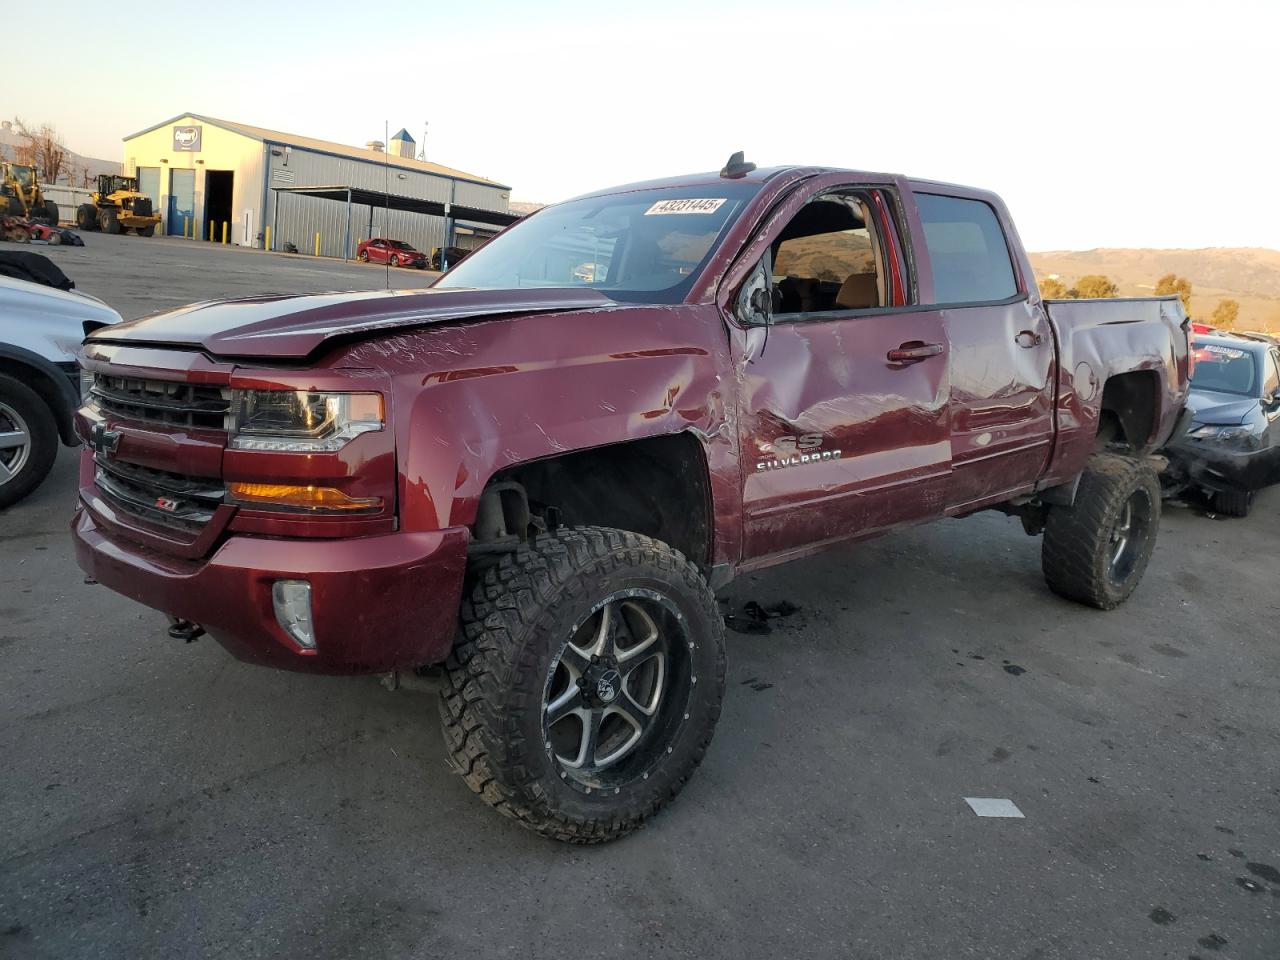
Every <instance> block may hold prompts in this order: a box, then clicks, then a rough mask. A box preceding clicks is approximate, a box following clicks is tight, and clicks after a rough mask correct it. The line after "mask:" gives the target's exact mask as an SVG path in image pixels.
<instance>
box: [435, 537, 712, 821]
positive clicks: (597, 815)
mask: <svg viewBox="0 0 1280 960" xmlns="http://www.w3.org/2000/svg"><path fill="white" fill-rule="evenodd" d="M627 589H643V590H648V591H653V592H655V593H658V594H661V595H662V596H664V597H665V598H666V599H667V600H669V601H670V602H671V603H672V604H673V606H674V608H675V609H677V610H679V611H680V615H681V617H682V621H681V624H682V626H683V627H684V628H685V629H686V630H687V636H688V638H689V640H688V644H689V653H688V657H689V661H688V662H689V666H690V671H691V674H692V676H693V677H694V681H693V684H692V686H689V687H687V696H688V700H687V702H686V704H685V707H684V714H683V718H681V717H680V716H679V715H677V714H672V715H671V724H672V726H671V728H670V732H669V733H668V734H667V736H669V739H667V740H664V741H663V742H665V743H667V744H668V745H669V747H670V749H668V750H667V751H666V755H665V756H661V755H659V758H658V759H657V760H655V761H653V762H654V763H655V764H656V765H655V766H653V767H651V768H649V771H648V772H647V773H645V774H644V779H639V778H637V779H636V780H635V781H634V782H630V783H627V784H625V785H624V786H622V787H620V788H619V789H617V790H616V791H615V790H604V791H601V790H595V791H591V790H587V791H586V792H585V793H584V792H583V788H582V785H581V784H575V782H574V781H573V780H571V779H566V776H565V771H564V770H563V769H561V768H560V767H559V766H558V761H557V759H556V758H555V756H554V755H553V754H552V751H551V750H550V749H547V748H548V747H549V746H550V744H549V743H547V744H544V743H543V740H544V728H543V698H544V694H545V692H546V689H547V686H548V683H549V677H550V671H552V670H553V669H554V667H553V664H554V662H555V658H556V654H557V651H558V650H559V649H560V646H561V644H562V643H563V641H564V640H566V639H567V638H568V637H569V635H570V632H571V630H572V628H573V625H574V624H575V623H580V622H581V620H582V618H583V617H584V616H585V615H587V614H588V612H589V611H590V610H591V609H592V607H593V605H595V604H598V603H599V601H600V600H602V599H604V598H605V597H609V596H613V595H614V594H615V593H616V592H617V591H619V590H627ZM445 678H446V679H445V684H444V687H443V689H442V691H441V694H440V717H441V724H442V728H443V732H444V739H445V746H446V749H447V751H448V755H449V760H450V763H451V765H452V766H453V767H454V768H455V769H456V770H457V771H458V772H459V773H460V774H461V776H462V778H463V779H464V780H465V781H466V783H467V785H468V786H469V787H470V788H471V789H472V790H474V791H475V792H476V793H478V794H479V795H480V796H481V797H482V798H483V799H484V800H485V802H486V803H489V804H490V805H491V806H493V807H494V808H495V809H497V810H498V811H499V812H501V813H503V814H505V815H507V816H509V817H511V818H512V819H514V820H516V821H518V822H519V823H521V824H522V825H523V826H525V827H527V828H529V829H531V830H534V831H536V832H537V833H539V834H542V835H543V836H545V837H549V838H552V839H555V840H561V841H565V842H569V843H600V842H603V841H607V840H613V839H616V838H618V837H621V836H624V835H625V834H627V833H630V832H631V831H633V830H635V829H636V828H637V827H639V826H640V825H641V823H642V822H643V821H644V820H646V819H647V818H648V817H650V816H652V815H653V814H654V813H656V812H657V811H658V810H659V809H660V808H661V807H662V806H663V805H664V804H665V803H667V802H668V801H670V800H672V799H673V798H674V797H675V796H676V795H677V794H678V793H679V792H680V790H681V788H682V787H684V785H685V783H686V782H687V781H688V779H689V777H690V776H691V775H692V774H693V771H694V770H695V769H696V768H697V766H698V764H699V763H700V762H701V761H702V758H703V756H704V755H705V753H706V750H707V746H708V745H709V744H710V742H711V738H712V735H713V733H714V731H715V725H716V721H717V720H718V719H719V716H720V706H721V702H722V700H723V697H724V683H725V653H724V624H723V621H722V620H721V618H720V616H719V614H718V611H717V608H716V604H715V597H714V595H713V594H712V592H711V589H710V587H709V586H708V585H707V582H706V580H705V579H704V578H703V576H702V574H701V573H700V572H699V571H698V569H697V567H695V566H694V565H693V564H692V563H690V562H689V561H688V560H687V559H685V557H684V556H683V555H681V554H680V553H679V552H677V551H676V550H674V549H672V548H671V547H669V546H668V545H666V544H665V543H662V542H660V541H657V540H652V539H650V538H648V537H644V536H641V535H639V534H635V533H630V532H627V531H623V530H613V529H608V528H602V527H573V528H561V529H559V530H556V531H555V532H552V533H545V534H540V535H538V536H537V537H536V538H535V539H534V540H533V541H532V542H530V543H529V544H527V545H522V546H520V547H519V549H518V550H517V551H516V552H515V553H512V554H508V555H506V556H504V557H503V558H502V560H501V562H500V563H498V564H497V565H495V566H492V567H489V568H488V569H487V570H485V571H484V572H483V573H482V574H480V575H479V576H478V578H477V580H476V582H475V585H474V588H473V589H471V591H470V596H469V597H467V598H465V599H464V600H463V603H462V613H461V630H460V636H459V639H458V642H457V645H456V646H455V648H454V650H453V652H452V653H451V654H450V655H449V658H448V660H447V661H446V663H445ZM660 709H666V707H665V705H664V707H661V708H660ZM659 754H661V751H659Z"/></svg>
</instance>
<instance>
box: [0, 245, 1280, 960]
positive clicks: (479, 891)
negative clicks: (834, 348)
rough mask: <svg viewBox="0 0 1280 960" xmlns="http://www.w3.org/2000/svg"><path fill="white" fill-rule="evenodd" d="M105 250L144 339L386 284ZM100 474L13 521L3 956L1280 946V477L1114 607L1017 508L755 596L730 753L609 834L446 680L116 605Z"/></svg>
mask: <svg viewBox="0 0 1280 960" xmlns="http://www.w3.org/2000/svg"><path fill="white" fill-rule="evenodd" d="M90 244H91V245H90V246H89V247H86V248H85V249H84V250H70V249H65V248H64V249H62V250H56V251H53V253H54V254H55V255H56V256H57V259H58V260H59V261H60V262H61V263H62V264H63V267H64V269H66V270H67V272H68V273H69V274H71V275H72V277H73V279H77V281H82V282H81V286H82V288H83V289H86V290H87V291H89V292H91V293H94V294H95V295H97V296H100V297H102V298H103V299H105V300H107V301H108V302H109V303H112V304H113V305H116V306H117V307H118V308H119V309H121V311H122V312H123V313H124V314H125V315H126V316H129V315H136V314H139V313H145V312H149V311H150V310H153V309H157V308H159V307H163V306H166V305H170V304H173V303H178V302H185V301H188V300H196V299H202V298H207V297H210V296H217V295H225V294H228V293H253V292H265V291H267V290H274V291H289V290H323V289H333V288H339V289H361V288H369V287H376V286H380V285H381V284H382V283H383V282H384V280H385V275H384V274H385V272H384V271H382V270H380V269H376V268H369V267H363V266H358V265H348V266H345V267H344V266H342V265H341V264H337V263H325V262H318V261H314V260H311V259H310V258H302V257H282V256H269V255H264V254H257V253H251V252H246V251H238V250H223V249H213V250H211V249H208V248H207V247H205V246H204V245H202V244H196V243H193V242H183V241H176V240H175V241H166V240H161V239H160V238H153V240H152V241H147V240H143V239H141V238H130V237H120V238H116V237H110V238H103V237H93V236H91V238H90ZM402 276H405V277H408V278H409V279H411V280H414V282H415V283H421V282H422V280H420V279H418V278H417V277H415V276H413V275H412V274H409V273H408V272H407V271H400V272H398V273H397V272H393V273H392V277H393V280H395V281H396V285H400V283H399V280H398V277H402ZM403 285H406V286H407V285H413V284H408V283H406V284H403ZM75 485H76V470H75V454H74V452H72V451H64V452H63V454H62V455H61V456H60V457H59V460H58V462H57V464H56V466H55V468H54V472H53V474H52V475H51V477H50V478H49V480H48V482H47V483H46V484H45V485H44V486H43V487H42V488H41V489H40V490H39V491H37V492H36V493H35V494H34V495H33V496H32V497H31V498H29V499H28V500H27V501H26V502H24V503H22V504H20V505H19V506H17V507H14V508H12V509H10V510H8V511H6V512H4V513H0V957H5V958H7V957H15V958H57V960H70V958H82V957H83V958H100V957H106V958H117V957H119V958H150V957H163V958H177V957H217V958H223V957H225V958H236V960H245V958H254V957H299V958H302V957H306V958H335V960H336V958H354V957H370V958H409V957H413V958H419V957H421V958H429V957H430V958H434V957H455V956H459V957H460V956H472V957H507V956H510V957H555V958H558V960H559V958H564V957H584V958H585V957H600V956H618V957H645V956H662V957H668V956H669V957H697V958H700V960H701V958H707V957H720V956H725V957H735V958H737V957H841V958H877V960H880V958H898V957H901V958H916V960H923V958H967V957H974V958H1027V960H1031V958H1058V957H1062V958H1148V957H1151V958H1160V957H1170V958H1189V957H1200V958H1202V960H1210V958H1217V957H1222V958H1257V960H1275V958H1277V957H1280V638H1278V637H1277V629H1276V625H1277V620H1278V618H1280V591H1278V590H1277V582H1278V578H1277V574H1276V570H1277V560H1276V546H1277V544H1278V543H1280V491H1275V490H1273V491H1269V492H1267V493H1266V494H1264V495H1262V496H1261V497H1260V498H1259V500H1258V503H1257V506H1256V508H1255V513H1254V515H1253V516H1252V517H1250V518H1248V519H1245V520H1234V519H1225V518H1218V517H1212V516H1208V515H1205V514H1204V513H1203V512H1201V511H1198V510H1194V509H1191V508H1187V507H1181V506H1176V505H1170V506H1168V507H1167V508H1166V513H1165V517H1164V521H1163V524H1162V527H1161V530H1160V536H1159V543H1158V545H1157V548H1156V554H1155V557H1154V559H1153V561H1152V563H1151V566H1150V568H1149V570H1148V572H1147V575H1146V579H1145V581H1144V582H1143V584H1142V585H1141V586H1140V587H1139V589H1138V591H1137V593H1136V594H1135V595H1134V597H1133V598H1132V599H1131V600H1130V601H1129V602H1128V603H1127V604H1126V605H1124V606H1123V607H1122V608H1120V609H1119V610H1116V611H1113V612H1111V613H1101V612H1098V611H1095V610H1091V609H1086V608H1083V607H1080V606H1076V605H1073V604H1070V603H1067V602H1065V601H1062V600H1060V599H1058V598H1056V597H1055V596H1053V595H1052V594H1050V593H1049V592H1048V590H1047V589H1046V588H1045V586H1044V583H1043V580H1042V579H1041V576H1040V570H1039V550H1040V541H1039V540H1038V539H1033V538H1029V537H1027V536H1025V535H1024V534H1023V533H1022V531H1021V527H1020V524H1019V523H1018V521H1016V520H1013V519H1009V518H1006V517H1003V516H1000V515H997V514H984V515H979V516H976V517H973V518H970V519H967V520H962V521H944V522H941V523H938V524H934V525H931V526H927V527H919V528H914V529H911V530H908V531H906V532H903V533H900V534H897V535H895V536H892V537H888V538H885V539H882V540H878V541H874V542H870V543H866V544H863V545H860V546H857V547H852V548H848V549H842V550H838V551H836V552H832V553H828V554H826V555H823V556H820V557H816V558H812V559H809V560H804V561H800V562H797V563H794V564H791V565H789V566H785V567H782V568H778V569H776V570H773V571H769V572H766V573H761V574H757V575H752V576H748V577H746V578H744V579H742V580H740V581H738V582H737V583H735V584H733V585H732V586H731V587H730V588H729V589H728V590H726V591H725V593H724V597H723V599H724V608H725V611H726V613H728V614H730V615H731V616H732V617H733V621H732V622H733V625H734V626H735V627H737V628H739V629H740V630H749V631H751V632H745V633H744V632H738V630H731V631H730V632H729V634H728V636H729V662H730V669H729V686H728V693H727V698H726V702H725V709H724V714H723V717H722V719H721V722H720V727H719V730H718V732H717V734H716V738H715V741H714V742H713V744H712V747H711V750H710V752H709V754H708V756H707V759H706V761H705V763H704V764H703V766H702V768H701V769H700V770H699V771H698V773H697V774H696V775H695V777H694V778H693V780H692V781H691V782H690V784H689V786H688V787H687V789H686V790H685V791H684V793H683V794H682V796H681V797H680V798H679V800H677V801H676V802H675V803H674V804H673V805H672V806H670V807H669V808H668V809H667V810H666V811H665V812H663V813H662V814H661V815H659V816H658V817H657V818H655V819H654V820H653V821H652V822H651V823H650V824H649V825H648V826H647V827H646V828H645V829H643V830H641V831H640V832H638V833H637V834H635V835H633V836H631V837H629V838H627V839H624V840H622V841H620V842H617V843H614V844H610V845H607V846H603V847H592V848H575V847H567V846H562V845H557V844H555V843H552V842H549V841H545V840H542V839H540V838H538V837H536V836H534V835H532V834H530V833H527V832H525V831H524V830H522V829H521V828H519V827H517V826H516V825H515V824H513V823H511V822H509V821H507V820H505V819H503V818H501V817H499V816H497V815H496V814H494V813H493V812H492V811H491V810H490V809H489V808H487V807H486V806H485V805H483V804H482V803H480V802H479V801H478V799H477V798H475V797H474V796H473V795H472V794H471V793H470V791H469V790H468V789H467V788H466V787H465V785H464V784H463V783H462V781H461V780H460V779H459V778H457V777H456V776H454V775H452V774H451V773H450V772H449V771H448V769H447V767H446V765H445V758H444V750H443V747H442V744H441V741H440V731H439V729H438V726H439V722H438V720H437V716H436V707H435V702H434V698H433V697H432V696H431V695H430V693H426V692H418V691H405V690H401V691H396V692H389V691H387V690H385V689H383V688H382V686H380V685H379V684H378V683H377V682H376V681H375V680H373V679H367V678H358V679H340V678H315V677H305V676H297V675H292V674H284V673H276V672H272V671H268V670H265V669H262V668H256V667H252V666H247V665H244V664H241V663H239V662H237V661H235V660H233V659H232V658H231V657H230V656H229V655H228V654H226V653H225V652H223V650H222V649H221V648H220V647H218V646H217V644H216V643H213V642H211V641H209V640H208V639H203V640H200V641H198V642H196V643H192V644H184V643H181V642H177V641H173V640H169V639H168V638H166V636H165V631H164V622H163V619H162V618H161V617H160V616H159V615H158V614H156V613H154V612H152V611H150V610H147V609H144V608H142V607H140V606H138V605H136V604H134V603H132V602H131V601H129V600H126V599H125V598H123V597H120V596H118V595H116V594H113V593H111V592H109V591H107V590H105V589H104V588H102V587H98V586H92V585H87V584H85V583H84V582H83V576H82V574H81V573H80V571H79V570H78V568H77V567H76V565H75V562H74V560H73V557H72V550H71V544H70V539H69V536H68V533H67V526H68V522H69V519H70V516H71V512H72V508H73V504H74V500H75ZM752 602H754V603H758V604H759V605H760V607H761V609H763V610H764V611H766V612H770V611H772V612H773V613H775V614H777V615H775V616H771V617H770V618H769V619H768V620H767V621H766V622H765V623H764V624H763V625H761V624H760V623H759V621H758V620H757V619H755V618H753V617H752V616H751V615H750V613H748V612H747V610H746V608H747V605H748V604H750V603H752ZM753 612H755V611H754V608H753ZM966 797H971V798H973V797H976V798H999V799H1007V800H1011V801H1012V802H1013V804H1015V805H1016V807H1017V808H1018V810H1019V811H1020V812H1021V813H1022V814H1023V815H1024V818H1022V819H993V818H980V817H978V816H976V815H975V814H974V812H973V811H972V810H971V808H970V807H969V806H968V805H967V804H966V802H965V798H966Z"/></svg>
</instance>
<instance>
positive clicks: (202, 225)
mask: <svg viewBox="0 0 1280 960" xmlns="http://www.w3.org/2000/svg"><path fill="white" fill-rule="evenodd" d="M373 146H375V147H376V146H378V144H376V143H375V144H373ZM415 146H416V145H415V144H414V142H413V138H412V137H411V136H410V135H409V133H408V132H407V131H405V130H401V131H400V133H398V134H396V135H395V137H393V138H392V140H391V143H390V144H388V145H387V149H386V151H385V152H384V151H383V150H380V149H368V148H365V147H349V146H346V145H345V144H341V143H331V142H329V141H326V140H314V139H312V138H310V137H300V136H296V135H294V134H291V133H281V132H280V131H278V130H265V129H263V128H262V127H254V126H250V125H248V124H244V123H236V122H233V121H230V120H217V119H215V118H213V117H206V116H202V115H200V114H196V113H184V114H181V115H179V116H176V117H173V118H171V119H169V120H165V121H163V122H162V123H158V124H156V125H155V126H152V127H148V128H147V129H145V130H141V131H139V132H138V133H135V134H132V135H130V136H128V137H125V138H124V147H125V150H124V153H125V157H124V169H125V172H126V174H130V175H136V176H137V177H138V189H139V190H141V191H142V192H143V193H145V194H147V195H148V196H150V197H151V200H152V202H153V204H154V206H155V209H156V211H158V212H159V213H160V214H161V216H162V218H163V222H162V224H161V227H160V229H161V231H162V232H164V233H166V234H169V235H170V236H179V237H181V236H188V237H193V238H196V239H203V240H208V239H210V237H212V238H214V239H215V240H218V241H221V240H222V239H223V237H224V235H225V237H226V240H227V242H229V243H235V244H239V245H241V246H247V247H262V246H264V244H265V242H266V240H267V238H268V237H270V247H271V249H274V250H282V249H284V248H285V244H286V243H293V244H294V245H296V246H297V248H298V249H299V250H300V251H301V252H303V253H314V252H316V248H317V244H318V247H319V253H320V255H322V256H328V257H344V258H345V257H351V256H353V255H354V253H355V248H356V245H357V243H358V242H359V241H360V240H361V239H367V238H369V237H371V236H389V237H394V238H396V239H399V240H406V241H408V242H409V243H411V244H413V245H414V246H415V247H417V248H418V249H420V250H425V251H428V252H429V251H430V250H432V249H433V248H435V247H442V246H457V247H462V248H464V249H471V248H472V247H475V246H477V245H479V244H480V243H482V242H483V241H484V240H485V239H487V238H488V237H490V236H492V235H493V234H494V233H496V232H497V231H498V230H500V229H501V228H502V227H504V226H506V225H507V224H508V223H510V222H512V221H513V220H515V219H516V215H514V214H511V213H509V212H508V203H509V201H510V199H511V188H510V187H508V186H505V185H504V184H501V183H495V182H494V181H492V180H487V179H485V178H484V177H478V176H475V175H474V174H470V173H465V172H463V171H461V170H455V169H453V168H451V167H445V166H442V165H440V164H438V163H431V162H429V161H426V160H417V159H415V158H414V152H415ZM388 207H389V208H390V209H388Z"/></svg>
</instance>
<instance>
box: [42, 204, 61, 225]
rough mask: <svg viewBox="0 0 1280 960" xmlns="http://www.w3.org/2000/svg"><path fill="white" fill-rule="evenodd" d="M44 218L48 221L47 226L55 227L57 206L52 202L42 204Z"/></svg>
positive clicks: (56, 223)
mask: <svg viewBox="0 0 1280 960" xmlns="http://www.w3.org/2000/svg"><path fill="white" fill-rule="evenodd" d="M44 218H45V219H46V220H48V221H49V226H51V227H56V226H57V225H58V205H57V204H56V203H54V202H53V201H52V200H46V201H45V202H44Z"/></svg>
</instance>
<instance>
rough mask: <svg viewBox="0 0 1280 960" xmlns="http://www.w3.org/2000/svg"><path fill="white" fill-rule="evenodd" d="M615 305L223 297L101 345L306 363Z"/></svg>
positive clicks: (567, 297) (579, 297)
mask: <svg viewBox="0 0 1280 960" xmlns="http://www.w3.org/2000/svg"><path fill="white" fill-rule="evenodd" d="M611 306H614V302H613V301H612V300H610V299H609V298H608V297H606V296H604V295H603V294H601V293H598V292H596V291H594V290H586V289H555V290H552V289H533V290H375V291H372V292H361V293H324V294H309V295H305V296H263V297H247V298H244V299H240V300H215V301H209V302H206V303H196V304H192V305H191V306H189V307H182V308H180V309H177V310H170V311H167V312H165V313H157V314H153V315H152V316H149V317H143V318H141V319H139V320H130V321H128V322H126V323H119V324H116V325H115V326H113V327H111V328H110V329H104V330H102V331H100V333H99V334H95V335H94V336H93V337H92V339H93V340H94V341H101V342H112V343H127V344H130V345H135V346H140V345H143V344H154V345H160V346H176V347H182V348H186V349H201V350H205V351H207V352H208V353H210V354H213V355H214V356H217V357H255V358H261V359H270V358H279V359H301V358H304V357H307V356H310V355H311V354H313V353H315V352H316V351H317V350H318V349H320V347H321V346H323V345H324V344H325V342H326V341H329V340H333V339H336V338H342V337H352V336H361V335H365V334H375V333H378V332H379V331H383V330H392V329H396V328H402V327H416V326H422V325H424V324H429V323H443V322H446V321H453V320H472V319H479V318H484V317H495V316H505V315H510V314H522V313H525V314H527V313H564V312H568V311H574V310H592V309H595V310H598V309H601V308H603V307H611Z"/></svg>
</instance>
